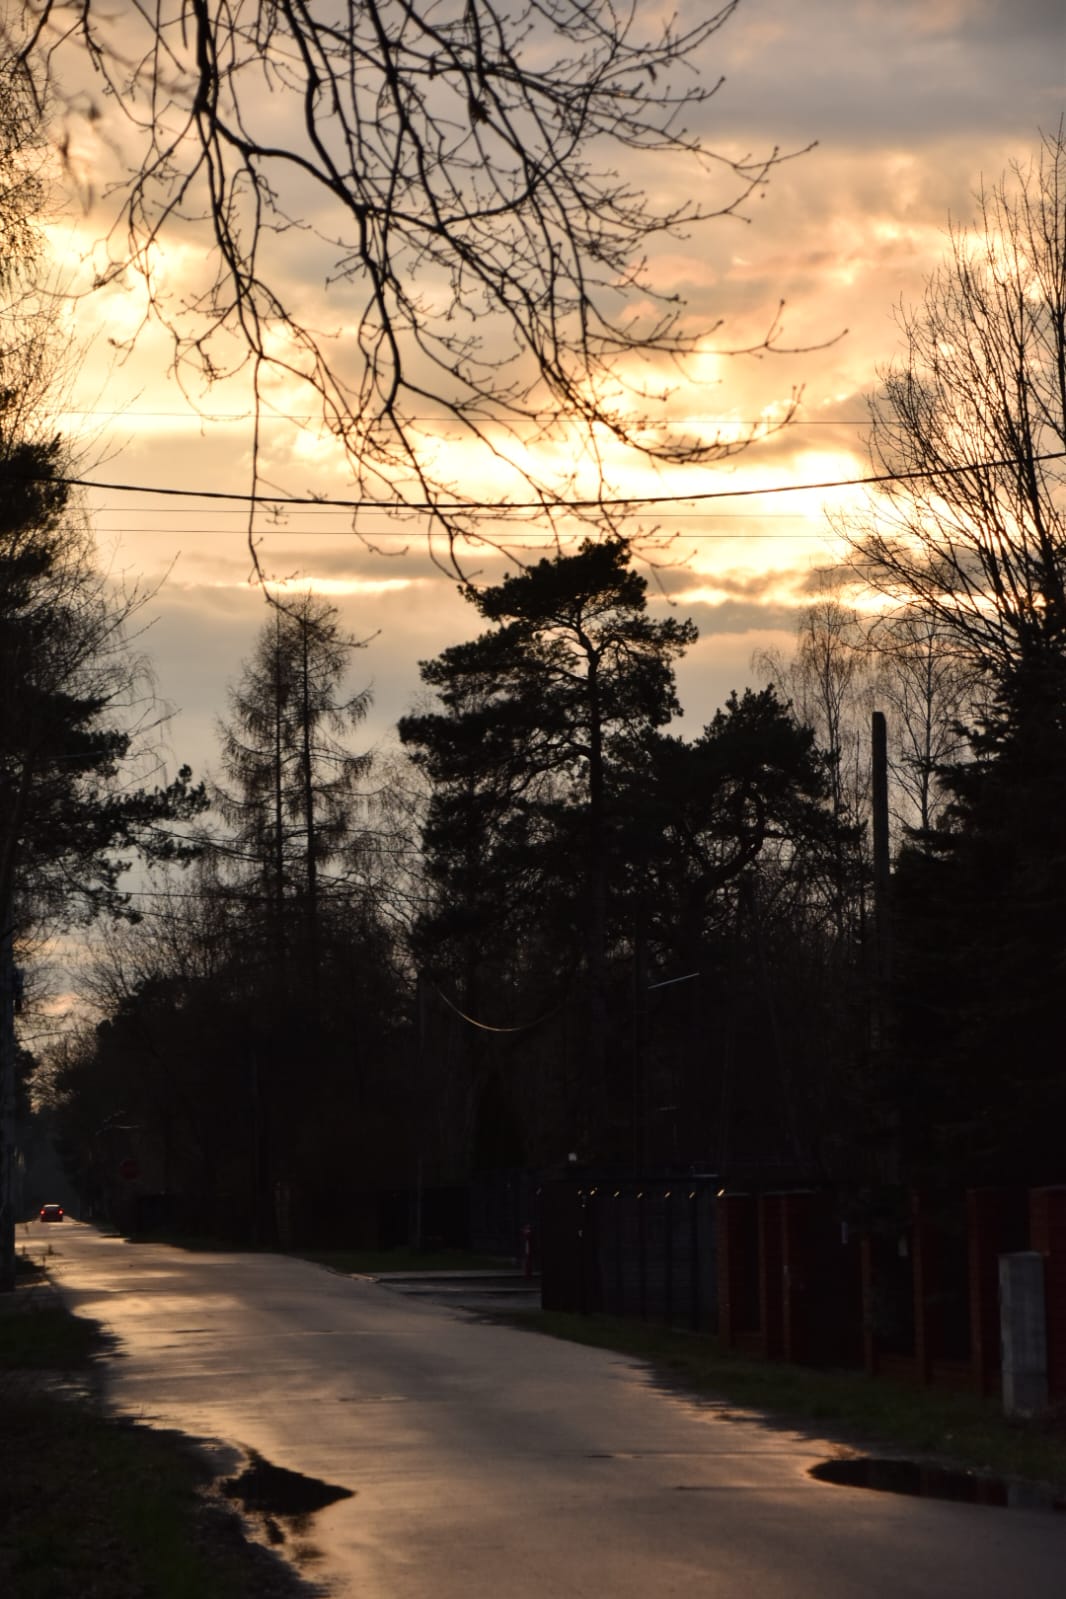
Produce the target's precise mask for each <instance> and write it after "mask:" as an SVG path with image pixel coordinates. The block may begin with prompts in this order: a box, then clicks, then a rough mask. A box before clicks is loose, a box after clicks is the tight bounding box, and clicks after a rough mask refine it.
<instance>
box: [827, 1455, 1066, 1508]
mask: <svg viewBox="0 0 1066 1599" xmlns="http://www.w3.org/2000/svg"><path fill="white" fill-rule="evenodd" d="M811 1476H812V1477H816V1478H817V1479H818V1481H819V1482H835V1483H839V1484H840V1485H842V1486H843V1487H847V1488H872V1489H875V1490H876V1491H878V1492H880V1493H891V1494H914V1495H916V1496H917V1497H918V1498H921V1499H951V1500H954V1501H955V1503H956V1504H965V1505H993V1506H999V1507H1001V1508H1004V1509H1014V1510H1066V1499H1064V1498H1063V1497H1062V1496H1061V1495H1060V1494H1058V1493H1056V1492H1055V1490H1054V1489H1052V1488H1042V1487H1041V1486H1040V1485H1039V1484H1037V1483H1027V1482H1008V1481H1006V1480H1005V1479H1004V1478H1002V1477H988V1476H983V1475H982V1474H980V1473H979V1472H974V1471H949V1470H948V1469H947V1468H946V1467H944V1466H937V1465H930V1464H928V1463H927V1462H924V1461H917V1460H893V1459H887V1460H885V1459H878V1458H876V1457H874V1456H870V1455H858V1456H851V1457H847V1458H844V1459H840V1460H823V1461H822V1462H821V1464H820V1465H817V1466H812V1467H811Z"/></svg>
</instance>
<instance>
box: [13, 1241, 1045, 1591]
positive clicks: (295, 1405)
mask: <svg viewBox="0 0 1066 1599" xmlns="http://www.w3.org/2000/svg"><path fill="white" fill-rule="evenodd" d="M28 1232H29V1234H30V1235H31V1241H32V1243H33V1244H34V1245H36V1244H38V1243H40V1242H46V1243H47V1244H50V1245H51V1247H52V1249H53V1251H54V1257H53V1259H52V1260H51V1261H50V1262H49V1264H50V1267H51V1268H52V1269H53V1275H54V1277H55V1280H56V1281H57V1282H58V1284H59V1286H60V1289H61V1291H62V1292H63V1294H64V1296H65V1298H66V1299H67V1301H68V1303H69V1304H70V1305H71V1306H72V1308H73V1309H75V1310H76V1311H78V1312H80V1313H82V1314H85V1315H88V1316H92V1317H94V1318H96V1319H98V1320H99V1321H101V1322H102V1323H103V1324H104V1326H105V1328H106V1329H107V1330H108V1331H109V1332H111V1333H112V1334H114V1335H115V1337H116V1338H117V1339H118V1340H119V1343H118V1350H117V1356H116V1358H115V1359H114V1360H113V1361H111V1362H110V1367H109V1379H108V1393H109V1398H110V1401H111V1403H112V1404H113V1406H114V1408H115V1409H116V1411H118V1412H121V1413H124V1414H132V1415H136V1416H139V1417H142V1418H144V1419H146V1420H150V1421H152V1422H156V1423H158V1424H160V1425H167V1426H173V1427H178V1428H180V1429H182V1430H183V1431H185V1432H187V1433H191V1434H194V1435H196V1436H199V1437H203V1438H208V1439H215V1440H220V1441H222V1442H223V1443H225V1444H228V1445H234V1446H239V1447H240V1448H241V1449H244V1450H254V1451H257V1452H258V1453H259V1454H260V1455H262V1456H263V1457H264V1458H265V1459H266V1460H268V1461H270V1462H272V1463H273V1464H274V1465H276V1466H280V1467H282V1468H285V1469H287V1470H289V1471H294V1472H301V1473H304V1474H306V1475H309V1476H311V1477H314V1478H320V1479H323V1480H324V1481H326V1482H328V1483H330V1484H336V1485H338V1486H341V1487H344V1488H346V1489H348V1490H350V1491H351V1493H352V1497H351V1498H347V1499H343V1500H340V1501H338V1502H336V1503H334V1504H331V1505H330V1506H329V1507H328V1508H326V1509H323V1510H321V1511H319V1512H318V1513H317V1514H315V1515H314V1516H313V1517H312V1518H311V1520H310V1523H309V1524H308V1525H307V1526H305V1527H304V1528H303V1529H301V1530H297V1531H296V1532H295V1533H294V1534H292V1535H291V1537H290V1544H289V1548H290V1551H291V1552H292V1553H293V1555H294V1557H295V1558H297V1559H300V1558H305V1557H307V1555H308V1554H309V1553H313V1552H314V1551H317V1555H318V1557H317V1558H316V1559H314V1561H313V1564H312V1565H310V1566H309V1567H308V1574H309V1575H311V1576H313V1577H314V1578H315V1579H316V1580H319V1581H321V1580H324V1579H327V1578H328V1579H329V1583H330V1592H331V1593H333V1594H335V1595H337V1596H338V1599H349V1596H350V1599H673V1596H677V1599H1062V1595H1063V1594H1064V1593H1066V1517H1062V1516H1056V1515H1053V1514H1051V1513H1049V1512H1041V1511H1031V1510H1004V1509H993V1508H984V1507H979V1506H969V1505H960V1504H951V1503H944V1502H938V1501H931V1500H930V1501H926V1500H918V1499H913V1498H906V1497H903V1496H899V1495H894V1494H879V1493H873V1492H870V1491H868V1490H864V1489H859V1488H841V1487H832V1486H829V1485H826V1484H822V1483H818V1482H815V1481H813V1480H812V1479H811V1478H810V1477H809V1476H808V1471H809V1469H810V1467H811V1466H812V1465H814V1464H816V1463H817V1462H818V1461H820V1460H823V1459H825V1458H826V1456H827V1455H831V1454H833V1453H836V1452H837V1451H836V1450H835V1449H834V1448H833V1446H832V1445H827V1444H825V1443H824V1442H821V1441H819V1440H818V1439H817V1438H814V1437H811V1436H808V1435H805V1434H803V1433H798V1432H793V1431H783V1430H780V1429H778V1428H775V1427H773V1426H771V1425H769V1424H766V1423H764V1422H762V1421H760V1419H759V1418H758V1417H752V1416H736V1415H734V1414H733V1413H731V1412H730V1411H729V1410H728V1408H727V1407H725V1406H723V1405H715V1404H705V1403H698V1402H694V1401H690V1400H687V1399H683V1398H679V1397H678V1396H677V1395H675V1394H672V1393H670V1392H668V1391H665V1390H663V1389H662V1388H661V1387H657V1386H656V1384H655V1383H654V1381H653V1380H651V1379H650V1378H649V1376H648V1375H647V1374H646V1373H645V1371H644V1369H643V1368H642V1367H641V1366H640V1365H639V1364H638V1363H636V1362H634V1361H631V1360H629V1359H626V1358H622V1357H619V1356H616V1355H611V1354H608V1353H604V1352H602V1351H598V1350H591V1349H584V1348H581V1347H579V1346H577V1345H574V1344H567V1343H563V1342H559V1341H556V1340H554V1339H549V1338H543V1337H540V1336H538V1335H536V1334H532V1333H524V1332H519V1331H515V1330H513V1329H510V1328H505V1327H498V1326H493V1325H489V1324H487V1323H485V1322H483V1321H480V1320H478V1319H477V1318H476V1317H473V1316H471V1315H470V1314H469V1313H466V1312H464V1311H462V1310H458V1309H455V1308H453V1307H450V1306H446V1305H439V1304H433V1303H428V1302H426V1301H424V1300H419V1299H416V1298H410V1297H403V1296H400V1295H398V1294H395V1293H392V1292H390V1291H389V1290H388V1289H387V1288H385V1287H382V1286H380V1285H377V1284H374V1283H369V1282H365V1281H357V1280H352V1279H349V1278H345V1277H340V1276H337V1275H334V1274H332V1273H329V1272H327V1271H324V1270H322V1269H321V1268H319V1267H315V1266H312V1265H309V1264H307V1263H305V1262H302V1261H298V1260H291V1259H287V1258H284V1257H281V1256H272V1255H244V1254H213V1255H198V1254H187V1253H184V1252H182V1251H179V1250H175V1249H168V1248H165V1247H162V1246H156V1245H150V1244H128V1243H125V1242H123V1241H121V1240H119V1239H112V1238H106V1237H102V1236H101V1235H99V1234H98V1233H96V1232H95V1231H94V1230H92V1229H90V1228H88V1227H84V1226H80V1225H79V1224H77V1223H75V1222H64V1223H62V1224H59V1225H53V1226H50V1227H44V1226H42V1225H41V1224H37V1223H35V1224H31V1226H30V1228H29V1229H28ZM312 1546H313V1548H312ZM205 1599H209V1596H205Z"/></svg>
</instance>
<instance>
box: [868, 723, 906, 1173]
mask: <svg viewBox="0 0 1066 1599" xmlns="http://www.w3.org/2000/svg"><path fill="white" fill-rule="evenodd" d="M870 746H871V773H870V775H871V780H872V788H873V795H872V801H873V807H872V808H873V846H874V969H873V972H872V973H871V977H872V982H871V1001H870V1055H871V1060H872V1064H873V1067H874V1071H875V1073H876V1077H877V1081H878V1083H879V1085H881V1087H882V1090H883V1085H884V1082H885V1077H886V1066H887V1050H888V1007H889V993H890V990H891V982H892V905H891V896H892V869H891V857H890V855H889V838H888V727H887V724H886V722H885V717H884V712H883V711H874V712H873V716H872V721H871V728H870ZM884 1119H885V1123H886V1126H887V1127H888V1128H889V1130H890V1131H889V1139H888V1145H887V1150H886V1160H885V1166H886V1169H885V1173H884V1176H885V1180H886V1181H888V1182H898V1180H899V1170H900V1126H899V1114H898V1111H897V1110H896V1108H895V1107H894V1106H892V1107H889V1106H887V1105H886V1107H885V1118H884Z"/></svg>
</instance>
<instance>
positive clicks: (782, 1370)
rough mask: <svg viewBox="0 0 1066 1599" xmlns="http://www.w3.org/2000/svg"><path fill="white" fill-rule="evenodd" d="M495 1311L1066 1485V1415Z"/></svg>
mask: <svg viewBox="0 0 1066 1599" xmlns="http://www.w3.org/2000/svg"><path fill="white" fill-rule="evenodd" d="M493 1319H498V1320H502V1321H506V1322H507V1323H508V1324H509V1325H511V1326H516V1327H523V1328H525V1329H526V1330H528V1331H530V1332H539V1333H545V1334H548V1335H549V1336H551V1337H553V1338H564V1339H567V1340H569V1341H570V1342H572V1343H580V1344H588V1345H591V1346H592V1347H594V1348H597V1349H609V1350H613V1351H615V1352H616V1353H618V1354H625V1355H631V1356H634V1357H635V1358H637V1359H639V1360H642V1361H645V1362H646V1363H647V1364H648V1365H649V1366H650V1368H651V1370H652V1372H653V1373H654V1374H655V1375H656V1376H657V1377H658V1378H659V1379H660V1380H661V1381H663V1382H665V1383H667V1384H668V1385H669V1386H671V1387H673V1388H674V1389H680V1390H683V1391H684V1392H686V1393H689V1394H692V1395H695V1396H698V1397H702V1398H706V1399H715V1400H718V1401H722V1400H724V1401H726V1403H727V1404H729V1405H734V1406H737V1407H738V1408H741V1409H744V1410H754V1411H759V1412H761V1413H763V1414H764V1415H766V1416H767V1417H769V1418H771V1419H773V1420H775V1421H779V1422H782V1423H785V1424H789V1425H792V1426H798V1427H801V1428H803V1429H804V1430H807V1431H809V1432H814V1433H817V1434H818V1436H820V1437H824V1438H827V1439H829V1440H833V1441H840V1442H844V1443H848V1444H850V1445H852V1446H853V1447H856V1448H861V1449H864V1450H876V1449H877V1448H881V1449H887V1450H889V1451H890V1452H891V1453H893V1454H908V1455H915V1456H920V1457H930V1456H934V1457H936V1458H937V1459H939V1460H942V1461H944V1462H949V1463H951V1464H955V1465H958V1466H960V1467H962V1468H964V1469H967V1470H974V1471H981V1472H989V1473H991V1474H993V1475H995V1476H999V1477H1018V1478H1022V1479H1024V1480H1026V1481H1029V1482H1038V1483H1046V1484H1049V1485H1051V1486H1053V1487H1055V1488H1057V1489H1059V1490H1060V1491H1063V1490H1066V1413H1064V1412H1063V1411H1062V1410H1059V1411H1057V1412H1053V1413H1052V1414H1050V1415H1048V1416H1046V1417H1041V1418H1037V1419H1033V1420H1024V1421H1023V1420H1016V1419H1014V1418H1008V1417H1006V1416H1004V1415H1003V1412H1002V1408H1001V1406H1000V1404H999V1402H998V1401H997V1400H995V1399H984V1398H982V1397H981V1396H980V1395H978V1394H974V1393H966V1392H955V1391H951V1390H946V1389H938V1388H920V1387H916V1386H911V1385H908V1384H905V1383H902V1382H897V1381H893V1380H891V1379H889V1378H884V1377H879V1378H870V1377H867V1376H866V1374H865V1373H864V1372H857V1371H835V1370H820V1369H817V1368H812V1367H809V1366H793V1365H787V1364H786V1363H785V1362H783V1361H771V1360H766V1361H762V1360H751V1359H745V1358H744V1357H742V1356H739V1355H736V1354H735V1353H733V1352H732V1351H730V1350H725V1349H723V1348H722V1347H721V1345H720V1344H719V1342H718V1340H717V1339H715V1338H713V1337H710V1336H708V1335H705V1334H700V1335H697V1334H694V1333H689V1332H683V1331H681V1330H679V1329H674V1328H668V1327H663V1326H657V1325H655V1324H653V1323H648V1322H639V1321H631V1320H629V1319H626V1318H622V1317H616V1316H598V1315H586V1316H582V1315H578V1314H575V1313H571V1312H566V1311H545V1310H541V1311H536V1310H534V1311H510V1312H502V1313H500V1314H499V1315H498V1316H497V1315H495V1314H494V1317H493Z"/></svg>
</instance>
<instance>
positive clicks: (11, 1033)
mask: <svg viewBox="0 0 1066 1599" xmlns="http://www.w3.org/2000/svg"><path fill="white" fill-rule="evenodd" d="M14 932H15V929H14V918H13V916H12V913H11V903H10V898H9V897H7V896H5V899H4V902H3V905H2V906H0V1293H10V1292H12V1290H13V1289H14V1287H15V1204H16V1199H17V1193H16V1182H15V1162H16V1158H17V1145H16V1140H15V1053H16V1051H15V994H16V988H17V977H16V972H15V947H14Z"/></svg>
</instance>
